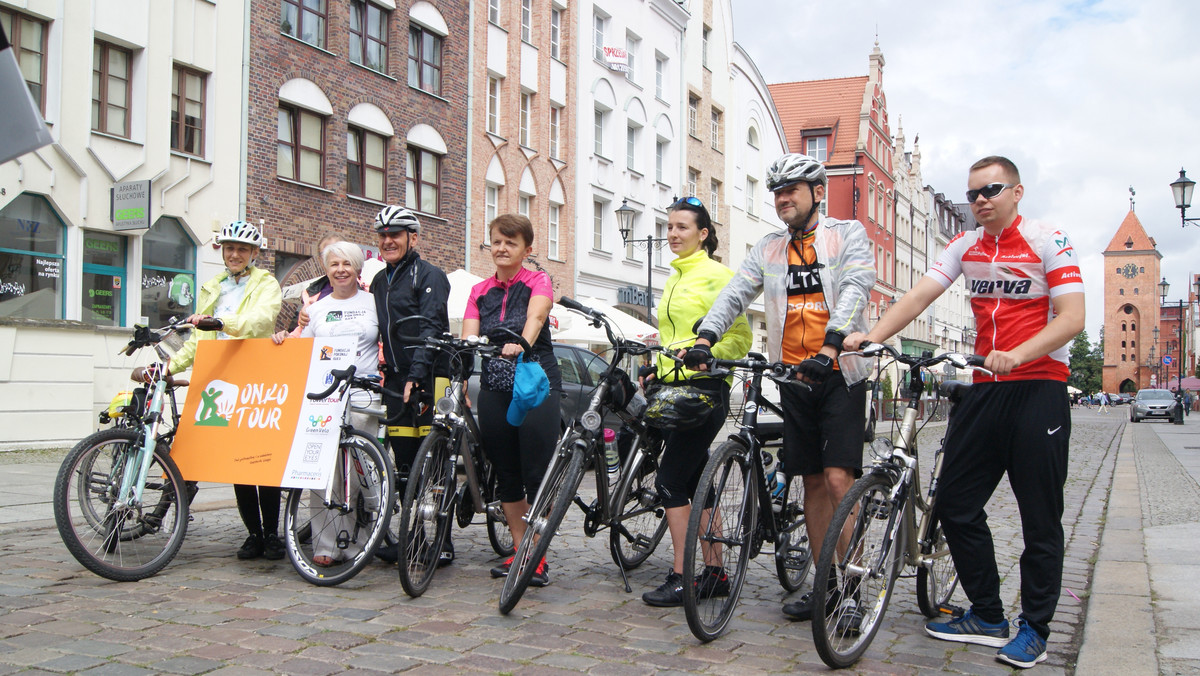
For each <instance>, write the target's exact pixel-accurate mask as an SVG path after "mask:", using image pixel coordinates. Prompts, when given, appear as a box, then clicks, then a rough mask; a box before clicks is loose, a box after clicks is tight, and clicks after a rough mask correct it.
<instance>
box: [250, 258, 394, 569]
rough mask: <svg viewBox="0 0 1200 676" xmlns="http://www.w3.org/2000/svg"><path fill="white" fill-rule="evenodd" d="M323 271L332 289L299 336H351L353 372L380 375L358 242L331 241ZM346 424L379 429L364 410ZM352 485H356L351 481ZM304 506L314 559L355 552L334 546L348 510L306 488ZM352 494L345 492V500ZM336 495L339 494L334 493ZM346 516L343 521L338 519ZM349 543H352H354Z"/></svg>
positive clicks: (283, 336)
mask: <svg viewBox="0 0 1200 676" xmlns="http://www.w3.org/2000/svg"><path fill="white" fill-rule="evenodd" d="M321 258H322V263H323V264H324V265H325V273H326V275H327V276H328V277H329V284H330V286H332V287H333V292H332V293H330V294H329V295H328V296H325V297H324V298H322V299H320V300H318V301H317V302H315V303H313V304H312V305H310V306H309V307H308V310H307V312H308V317H309V321H308V324H307V325H306V326H305V327H304V329H303V330H302V331H301V332H300V337H302V338H325V337H329V336H355V337H356V338H357V340H358V342H357V345H356V349H355V357H354V365H355V366H356V367H357V368H356V369H355V375H356V376H367V375H378V374H379V346H378V343H379V318H378V314H377V313H376V311H375V299H374V298H373V297H372V296H371V294H370V293H368V292H366V291H363V290H362V289H361V288H359V286H358V276H359V274H361V273H362V267H363V252H362V249H361V248H359V246H358V245H357V244H351V243H350V242H334V243H333V244H330V245H329V246H327V247H326V248H325V251H324V252H323V253H322V255H321ZM289 335H290V334H289V333H288V332H287V331H280V332H278V333H276V334H275V335H274V336H272V337H271V338H272V340H274V341H275V344H276V345H282V344H283V341H285V340H287V338H288V336H289ZM347 396H351V397H353V400H354V403H356V404H360V405H361V404H366V403H368V393H366V392H362V391H360V390H351V391H350V393H349V394H348V395H347ZM369 396H370V405H371V407H372V408H378V407H379V401H378V395H369ZM350 424H351V425H353V426H354V428H355V429H357V430H359V431H361V432H365V433H366V434H369V435H372V436H375V434H376V433H377V432H378V431H379V429H378V427H377V425H378V423H377V422H376V421H375V419H374V418H372V417H371V416H368V415H366V414H363V413H354V412H351V414H350ZM351 489H352V490H354V489H357V485H355V483H354V482H351ZM310 496H311V497H310V500H309V508H310V509H311V510H312V513H313V519H312V532H313V536H312V537H313V557H312V561H313V563H315V564H317V565H318V566H332V565H333V564H335V563H337V562H338V560H340V559H344V558H346V557H348V556H353V555H355V554H357V552H355V551H352V550H351V549H350V548H347V549H341V550H339V549H338V548H337V534H338V533H339V532H340V531H342V530H349V528H350V526H351V525H352V524H350V523H348V522H349V521H350V520H351V519H353V515H338V514H336V512H335V511H334V510H330V509H326V508H325V506H324V505H323V504H322V503H321V496H320V494H319V493H317V492H310ZM354 497H355V496H353V495H352V496H350V500H349V501H350V502H353V501H354ZM333 499H335V500H340V499H341V496H340V495H335V496H333ZM343 521H346V522H347V523H342V522H343ZM350 547H354V545H353V544H351V545H350Z"/></svg>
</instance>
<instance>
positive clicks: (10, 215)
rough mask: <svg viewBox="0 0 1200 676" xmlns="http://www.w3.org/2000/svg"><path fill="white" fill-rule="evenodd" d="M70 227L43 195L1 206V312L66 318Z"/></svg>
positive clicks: (2, 313) (18, 199)
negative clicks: (66, 247) (66, 235)
mask: <svg viewBox="0 0 1200 676" xmlns="http://www.w3.org/2000/svg"><path fill="white" fill-rule="evenodd" d="M66 227H67V226H66V224H65V223H63V221H62V219H60V218H59V217H58V214H56V213H55V212H54V209H53V208H51V206H50V203H49V202H47V201H46V198H44V197H41V196H39V195H29V194H23V195H19V196H17V197H16V198H15V199H14V200H13V201H12V202H9V204H8V206H6V207H4V209H2V210H0V270H3V271H4V274H3V277H0V317H28V318H30V319H62V317H63V284H62V279H63V268H64V267H65V263H66V261H65V260H64V256H63V232H64V231H65V230H66Z"/></svg>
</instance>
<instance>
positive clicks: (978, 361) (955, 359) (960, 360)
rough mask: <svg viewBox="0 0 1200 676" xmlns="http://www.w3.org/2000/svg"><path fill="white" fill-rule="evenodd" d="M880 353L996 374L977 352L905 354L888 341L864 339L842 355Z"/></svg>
mask: <svg viewBox="0 0 1200 676" xmlns="http://www.w3.org/2000/svg"><path fill="white" fill-rule="evenodd" d="M880 353H886V354H887V355H889V356H891V357H892V358H893V359H895V360H896V361H898V362H900V363H901V364H905V365H907V366H917V367H923V368H929V367H932V366H934V365H935V364H940V363H942V362H947V361H948V362H950V363H951V364H953V365H954V366H955V367H957V368H960V369H971V370H974V371H979V372H981V373H986V374H987V375H995V374H994V373H992V371H990V370H988V369H985V368H983V364H984V361H985V359H986V358H985V357H983V356H980V355H977V354H971V355H964V354H959V353H957V352H943V353H942V354H940V355H938V356H936V357H922V356H917V355H911V354H904V353H903V352H900V351H899V350H897V349H896V348H894V347H892V346H891V345H887V344H886V343H872V342H870V341H863V342H862V344H861V345H860V346H859V349H858V350H855V351H854V352H843V353H842V355H848V354H853V355H859V356H863V357H878V356H880Z"/></svg>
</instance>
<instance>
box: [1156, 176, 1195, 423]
mask: <svg viewBox="0 0 1200 676" xmlns="http://www.w3.org/2000/svg"><path fill="white" fill-rule="evenodd" d="M1189 192H1190V190H1189ZM1170 288H1171V284H1170V283H1169V282H1167V278H1166V277H1163V279H1162V281H1161V282H1159V283H1158V291H1159V294H1160V295H1161V296H1162V305H1163V307H1166V305H1167V292H1168V291H1169V290H1170ZM1197 291H1200V284H1198V285H1197ZM1178 307H1179V317H1178V319H1179V368H1178V373H1179V380H1178V381H1176V383H1175V401H1176V403H1178V406H1176V407H1175V424H1176V425H1182V424H1183V361H1184V360H1183V355H1185V354H1187V352H1186V343H1187V331H1185V330H1184V320H1183V301H1182V300H1180V301H1179V304H1178ZM1170 378H1171V371H1170V368H1168V369H1167V379H1168V382H1167V388H1168V389H1170V385H1171V383H1170Z"/></svg>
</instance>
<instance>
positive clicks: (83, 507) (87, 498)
mask: <svg viewBox="0 0 1200 676" xmlns="http://www.w3.org/2000/svg"><path fill="white" fill-rule="evenodd" d="M141 438H142V435H141V432H140V431H138V430H134V429H109V430H104V431H101V432H97V433H95V434H93V435H91V436H89V437H87V438H85V439H83V440H82V441H80V442H79V443H78V444H76V445H75V447H74V448H72V449H71V451H70V452H69V453H68V454H67V457H66V458H65V459H64V460H63V464H62V466H61V467H60V468H59V471H58V477H57V478H56V479H55V481H54V520H55V522H56V523H57V525H58V532H59V535H61V536H62V539H63V544H65V545H66V546H67V550H68V551H70V552H71V555H72V556H74V557H75V560H77V561H79V563H81V564H83V566H84V567H85V568H87V569H88V570H90V571H92V572H93V573H95V574H97V575H99V576H101V577H105V578H108V579H110V580H116V581H118V582H131V581H134V580H141V579H144V578H147V577H150V576H151V575H154V574H155V573H157V572H158V571H160V570H162V569H163V568H164V567H166V565H167V564H168V563H170V562H171V559H173V558H175V555H176V554H177V553H179V548H180V547H181V546H182V545H183V538H184V536H185V535H186V534H187V524H188V500H187V497H186V496H187V488H186V486H185V484H184V481H183V477H182V476H181V475H180V474H179V468H177V467H176V466H175V462H174V461H173V460H171V456H170V454H169V449H168V447H167V445H166V444H164V443H161V442H160V443H159V444H157V445H156V447H155V449H154V455H153V457H152V458H151V460H150V468H149V471H147V472H146V480H145V482H144V483H143V484H142V498H141V502H140V503H139V504H130V502H131V500H130V498H131V496H121V495H119V493H120V489H121V482H122V480H123V479H124V477H125V473H126V471H130V470H131V471H135V472H136V471H137V459H138V456H139V455H140V453H141Z"/></svg>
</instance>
